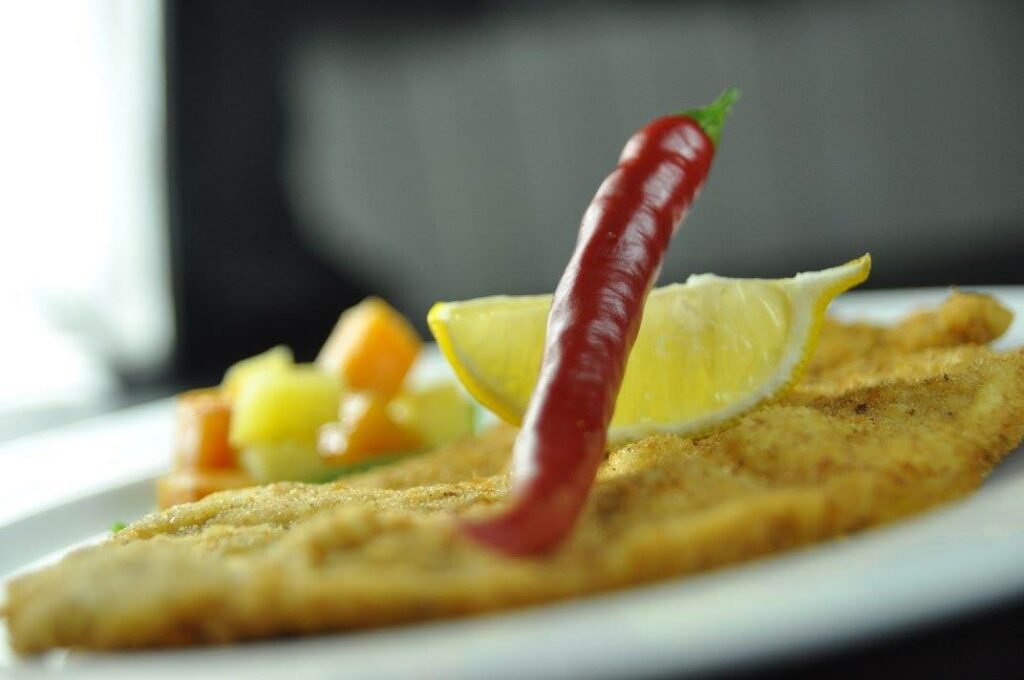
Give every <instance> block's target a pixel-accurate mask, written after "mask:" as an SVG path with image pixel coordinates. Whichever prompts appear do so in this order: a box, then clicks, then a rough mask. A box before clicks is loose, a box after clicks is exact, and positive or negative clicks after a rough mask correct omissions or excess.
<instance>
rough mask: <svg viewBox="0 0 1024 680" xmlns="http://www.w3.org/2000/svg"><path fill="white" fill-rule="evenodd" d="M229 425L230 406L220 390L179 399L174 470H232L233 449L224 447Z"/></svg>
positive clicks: (185, 394)
mask: <svg viewBox="0 0 1024 680" xmlns="http://www.w3.org/2000/svg"><path fill="white" fill-rule="evenodd" d="M230 425H231V402H230V401H228V399H227V397H226V396H225V395H224V393H223V392H222V391H221V390H219V389H217V388H210V389H202V390H192V391H191V392H185V393H184V394H182V395H181V396H179V397H178V408H177V422H176V424H175V430H174V465H175V467H176V468H178V469H189V470H209V469H219V468H233V467H235V466H236V455H235V449H234V447H232V446H231V444H230V443H228V430H229V428H230Z"/></svg>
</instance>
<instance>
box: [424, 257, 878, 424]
mask: <svg viewBox="0 0 1024 680" xmlns="http://www.w3.org/2000/svg"><path fill="white" fill-rule="evenodd" d="M870 271H871V255H870V253H869V254H865V255H863V256H861V257H859V258H856V259H853V260H850V261H849V262H846V263H845V264H841V265H839V266H836V267H831V268H829V269H823V270H821V271H816V272H801V273H799V274H797V275H796V276H794V277H791V278H788V279H740V280H744V281H764V282H768V283H774V284H776V285H779V286H783V287H786V288H797V290H800V295H798V296H797V297H792V296H787V298H788V299H789V302H790V304H791V306H792V307H793V308H795V309H797V310H804V311H803V313H802V314H800V315H799V316H798V317H797V318H796V319H795V322H794V324H793V325H792V327H791V329H790V332H789V336H788V338H787V341H786V346H785V349H784V350H783V352H782V356H783V357H784V359H783V361H782V362H781V363H780V364H779V365H778V367H776V370H775V371H773V372H772V374H771V375H770V376H769V377H768V378H767V379H766V380H765V381H764V382H763V383H762V384H761V385H759V386H758V387H757V388H755V389H753V390H751V391H750V392H749V393H747V394H746V395H744V396H743V397H741V398H740V399H738V400H737V401H735V402H733V403H731V404H729V405H727V406H725V407H723V408H721V409H717V410H715V411H713V412H711V413H708V414H705V415H702V416H697V417H694V418H688V419H687V420H686V421H685V422H684V423H683V424H680V425H677V424H672V423H643V424H637V425H628V426H618V427H614V428H611V429H610V430H609V432H608V439H609V441H610V442H611V443H613V444H615V443H621V442H624V441H630V440H636V439H640V438H642V437H645V436H648V435H652V434H675V435H684V436H696V435H700V434H704V433H707V432H710V431H712V430H714V429H718V428H721V427H723V426H725V425H727V424H728V423H730V422H732V421H734V420H736V419H737V418H739V417H740V416H742V415H744V414H746V413H748V412H750V411H751V410H753V409H754V408H756V407H757V406H759V405H761V404H763V403H766V402H769V401H771V400H773V399H775V398H777V397H778V396H779V395H781V394H783V393H784V392H785V391H787V390H788V389H789V388H790V387H792V386H793V385H794V384H795V383H796V382H797V381H798V380H799V379H800V378H801V377H802V375H803V373H804V370H805V369H806V367H807V362H808V361H809V360H810V357H811V355H812V354H813V353H814V349H815V348H816V347H817V343H818V337H819V335H820V332H821V327H822V324H823V323H824V320H825V311H826V310H827V308H828V305H829V304H830V303H831V302H832V300H834V299H835V298H836V297H837V296H838V295H840V294H841V293H843V292H845V291H847V290H849V289H850V288H853V287H855V286H857V285H859V284H860V283H863V282H864V281H865V280H866V279H867V277H868V274H869V273H870ZM808 277H813V278H814V279H816V281H815V283H816V285H814V286H811V287H804V286H803V282H804V281H805V280H806V279H807V278H808ZM735 280H738V279H732V278H727V277H719V276H716V275H714V274H700V275H695V276H691V277H690V278H688V279H687V281H686V283H685V284H673V285H674V286H679V285H686V286H693V285H698V286H699V285H703V284H706V283H709V282H723V281H725V282H728V281H735ZM667 287H669V286H666V288H667ZM801 288H803V289H802V290H801ZM804 296H810V297H811V298H812V301H811V304H809V305H802V304H799V303H800V302H801V301H802V300H803V298H804ZM533 298H540V299H546V298H550V296H546V295H536V296H504V295H499V296H491V297H486V298H478V299H476V300H473V301H469V302H465V303H447V302H438V303H436V304H434V305H433V307H431V309H430V311H429V312H428V314H427V325H428V326H429V328H430V331H431V332H432V333H433V334H434V338H435V339H436V341H437V345H438V348H439V349H440V350H441V353H442V355H443V356H444V357H445V359H446V360H447V361H448V364H449V365H450V366H451V367H452V369H453V371H454V372H455V376H456V378H458V380H459V381H460V382H461V383H462V384H463V386H464V387H465V388H466V391H467V392H469V394H470V395H471V396H472V397H473V398H474V399H476V400H477V401H478V402H479V403H480V404H481V405H482V406H483V407H484V408H486V409H488V410H489V411H491V412H492V413H494V414H495V415H496V416H498V417H499V418H501V419H502V420H503V421H505V422H507V423H509V424H511V425H514V426H519V425H520V424H521V423H522V417H523V412H524V411H523V409H522V408H521V407H520V406H519V405H512V404H509V403H508V402H507V401H506V400H504V399H502V398H501V397H500V396H499V395H498V394H497V393H496V392H495V391H494V390H492V389H491V388H489V387H488V386H487V384H486V383H485V381H483V380H481V379H480V377H479V376H478V375H476V374H475V373H474V372H473V371H472V370H471V369H470V368H469V365H470V362H469V361H468V360H465V359H464V358H463V357H460V356H459V352H458V350H457V348H456V346H455V343H454V341H453V339H452V337H451V335H450V333H449V332H448V328H449V326H448V323H447V322H448V320H449V319H450V317H451V309H452V305H453V304H460V305H468V304H472V305H477V304H479V305H490V304H494V303H495V302H499V301H502V300H506V301H507V300H518V301H522V302H527V301H529V300H530V299H533Z"/></svg>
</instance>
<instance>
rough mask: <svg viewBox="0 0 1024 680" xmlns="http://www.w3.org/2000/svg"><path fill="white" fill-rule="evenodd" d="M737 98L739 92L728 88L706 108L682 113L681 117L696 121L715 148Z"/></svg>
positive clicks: (733, 88)
mask: <svg viewBox="0 0 1024 680" xmlns="http://www.w3.org/2000/svg"><path fill="white" fill-rule="evenodd" d="M739 98H740V91H739V90H738V89H736V88H735V87H729V88H726V89H725V90H724V91H723V92H722V94H720V95H718V99H716V100H715V101H713V102H711V103H710V104H708V105H707V106H704V107H701V108H699V109H690V110H689V111H683V113H682V115H684V116H689V117H690V118H693V119H694V120H695V121H697V124H698V125H700V127H701V129H702V130H704V134H706V135H707V136H708V138H710V139H711V141H712V142H713V143H714V145H715V146H716V147H717V146H718V139H719V138H720V137H721V136H722V128H723V127H725V119H726V118H728V117H729V112H730V111H731V110H732V105H733V104H735V103H736V100H737V99H739Z"/></svg>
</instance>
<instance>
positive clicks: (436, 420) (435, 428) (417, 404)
mask: <svg viewBox="0 0 1024 680" xmlns="http://www.w3.org/2000/svg"><path fill="white" fill-rule="evenodd" d="M473 414H474V411H473V404H472V402H470V400H469V399H468V398H467V397H466V396H465V395H464V394H463V393H462V392H461V391H460V390H459V388H458V387H456V386H455V385H453V384H452V383H450V382H441V383H435V384H433V385H426V386H423V387H419V388H411V389H410V388H406V389H403V390H402V391H401V392H399V393H398V395H397V396H396V397H395V398H394V399H392V400H391V403H389V404H388V415H389V416H391V419H392V420H394V421H395V423H397V424H398V425H401V426H403V427H404V428H405V429H407V430H409V431H410V432H413V433H415V434H416V435H417V436H418V437H419V438H420V440H421V441H422V442H423V445H424V446H425V447H427V448H434V447H437V446H441V445H442V444H447V443H448V442H452V441H455V440H456V439H461V438H462V437H468V436H469V435H471V434H473Z"/></svg>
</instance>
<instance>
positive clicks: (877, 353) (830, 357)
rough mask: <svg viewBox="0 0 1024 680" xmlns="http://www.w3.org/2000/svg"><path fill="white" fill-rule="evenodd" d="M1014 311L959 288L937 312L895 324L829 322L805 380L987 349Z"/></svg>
mask: <svg viewBox="0 0 1024 680" xmlns="http://www.w3.org/2000/svg"><path fill="white" fill-rule="evenodd" d="M1011 321H1013V313H1012V312H1010V310H1008V309H1007V308H1006V307H1004V306H1003V305H1001V304H1000V303H999V301H998V300H996V299H995V298H994V297H992V296H991V295H984V294H981V293H962V292H960V291H957V290H954V291H953V292H952V293H951V294H950V296H949V297H948V298H947V299H946V300H945V301H944V302H943V303H942V304H941V305H940V306H939V307H937V308H936V309H923V310H920V311H918V312H915V313H913V314H910V315H909V316H907V318H905V319H903V320H902V321H900V322H899V323H897V324H895V325H894V326H879V325H876V324H870V323H842V322H839V321H833V320H831V319H826V321H825V323H824V325H823V326H822V329H821V336H820V337H819V339H818V347H817V349H816V350H815V352H814V355H813V356H812V357H811V360H810V362H808V365H807V369H806V374H805V380H806V379H807V378H814V377H816V376H818V375H819V374H821V373H822V372H824V371H827V370H829V369H830V368H832V367H835V366H839V365H840V364H845V363H848V362H851V361H854V360H857V359H869V358H870V359H878V358H880V357H883V356H885V357H892V356H899V355H903V354H909V353H911V352H916V351H918V350H922V349H929V348H934V347H955V346H957V345H963V344H974V345H984V344H986V343H989V342H991V341H992V340H995V339H996V338H998V337H999V336H1000V335H1002V334H1003V333H1005V332H1006V329H1007V328H1009V326H1010V322H1011Z"/></svg>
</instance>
